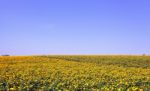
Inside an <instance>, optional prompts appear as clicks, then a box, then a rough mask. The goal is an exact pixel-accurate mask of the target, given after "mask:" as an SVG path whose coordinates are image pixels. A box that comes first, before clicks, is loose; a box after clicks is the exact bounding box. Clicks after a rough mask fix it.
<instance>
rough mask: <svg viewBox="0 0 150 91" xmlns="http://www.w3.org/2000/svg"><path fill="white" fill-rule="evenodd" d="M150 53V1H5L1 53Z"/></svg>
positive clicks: (0, 13)
mask: <svg viewBox="0 0 150 91" xmlns="http://www.w3.org/2000/svg"><path fill="white" fill-rule="evenodd" d="M143 53H146V54H150V0H0V55H1V54H10V55H37V54H38V55H40V54H41V55H42V54H143Z"/></svg>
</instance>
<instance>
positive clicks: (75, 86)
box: [0, 56, 150, 91]
mask: <svg viewBox="0 0 150 91" xmlns="http://www.w3.org/2000/svg"><path fill="white" fill-rule="evenodd" d="M0 90H3V91H7V90H13V91H16V90H17V91H18V90H19V91H22V90H24V91H150V57H149V56H18V57H17V56H14V57H13V56H12V57H11V56H10V57H0Z"/></svg>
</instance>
